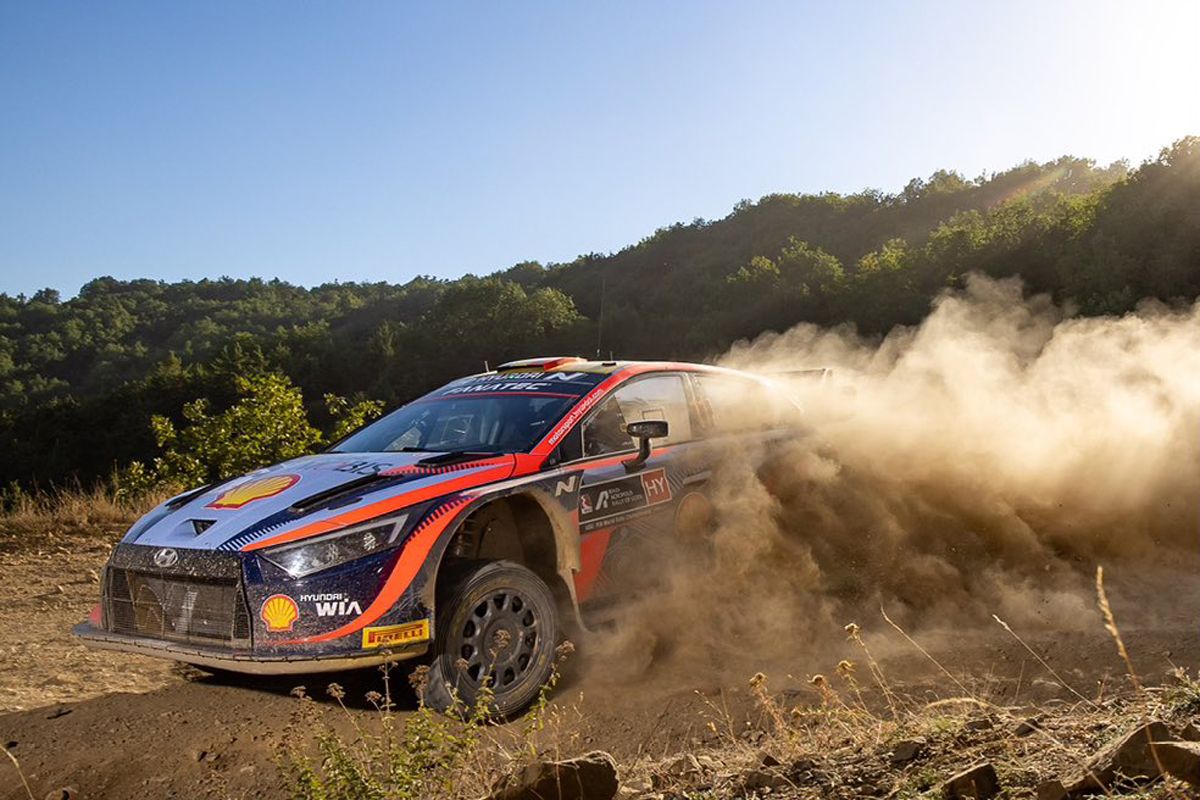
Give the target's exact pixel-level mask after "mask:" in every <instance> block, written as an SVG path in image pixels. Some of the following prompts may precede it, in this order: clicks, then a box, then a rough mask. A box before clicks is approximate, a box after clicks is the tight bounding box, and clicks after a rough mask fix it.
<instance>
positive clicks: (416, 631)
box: [362, 619, 429, 650]
mask: <svg viewBox="0 0 1200 800" xmlns="http://www.w3.org/2000/svg"><path fill="white" fill-rule="evenodd" d="M428 639H429V620H427V619H423V620H420V621H419V622H406V623H404V624H403V625H384V626H383V627H379V628H363V634H362V646H363V649H364V650H368V649H371V648H374V647H396V646H397V645H405V644H411V643H413V642H424V641H427V640H428Z"/></svg>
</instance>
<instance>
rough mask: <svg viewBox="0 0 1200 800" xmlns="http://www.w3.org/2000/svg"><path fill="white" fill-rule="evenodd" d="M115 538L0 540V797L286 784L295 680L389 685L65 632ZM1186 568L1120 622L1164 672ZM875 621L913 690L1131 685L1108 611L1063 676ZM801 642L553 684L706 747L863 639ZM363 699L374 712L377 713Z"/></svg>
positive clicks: (1157, 671) (1074, 646)
mask: <svg viewBox="0 0 1200 800" xmlns="http://www.w3.org/2000/svg"><path fill="white" fill-rule="evenodd" d="M111 535H112V534H111V533H106V534H105V535H104V536H98V537H96V538H94V539H90V540H81V539H67V540H64V541H62V542H61V543H60V544H59V545H55V546H51V547H49V548H44V549H42V550H36V549H25V550H23V551H22V552H19V553H4V554H0V582H2V585H0V592H2V593H3V596H4V597H5V598H6V600H5V603H4V604H3V605H2V606H0V654H2V655H3V670H2V672H0V712H3V713H2V715H0V743H2V744H4V746H5V747H6V748H7V749H8V750H9V751H10V752H11V753H12V754H13V755H14V756H15V757H16V758H17V759H18V761H19V763H20V767H21V770H22V772H23V774H24V776H25V779H26V780H27V781H28V784H29V793H27V792H26V790H25V788H24V786H23V785H22V783H21V780H20V778H19V776H18V774H17V771H16V770H15V769H14V768H13V766H12V764H11V763H7V762H6V761H3V762H0V799H3V800H8V798H25V797H28V796H30V794H31V795H32V796H33V797H34V798H39V800H40V798H42V797H46V796H56V797H57V796H61V793H59V794H55V792H59V790H61V789H63V788H66V787H72V788H74V789H75V790H76V791H77V793H78V794H77V795H76V796H77V797H80V798H130V797H147V798H158V797H176V798H187V797H214V798H229V797H233V798H237V797H265V798H277V797H285V796H286V791H285V789H284V787H283V784H282V782H281V778H280V775H279V773H278V767H277V759H278V758H279V756H280V754H281V753H282V751H283V748H284V746H285V745H286V744H288V743H289V742H291V743H295V742H296V739H297V737H298V736H301V735H302V734H300V733H298V732H296V731H292V730H289V728H288V725H289V722H290V721H291V720H292V718H293V715H294V713H295V712H296V710H297V707H298V702H299V701H297V700H296V699H295V698H294V697H292V696H291V695H290V690H291V689H292V688H293V686H295V685H296V684H298V683H306V684H308V689H309V693H310V694H312V695H314V696H316V697H318V698H321V699H322V701H323V702H326V703H327V702H328V701H327V700H324V695H323V688H324V686H325V685H326V684H327V682H329V681H337V682H339V683H341V684H343V685H345V687H346V689H347V696H348V699H349V700H351V701H355V702H361V698H362V696H363V695H364V694H365V693H366V691H368V690H369V689H372V688H377V687H378V681H379V677H378V675H377V674H376V673H375V672H373V671H367V672H365V673H360V674H357V675H334V676H323V677H314V678H310V679H308V680H306V681H302V680H297V679H294V678H289V679H285V680H282V681H281V680H274V681H271V680H234V679H230V678H217V677H213V676H207V675H204V674H203V673H199V672H194V671H190V670H187V669H185V668H179V667H174V666H172V665H170V664H167V663H165V662H159V661H155V660H150V659H143V658H136V657H130V656H124V655H119V654H107V653H103V652H95V651H91V650H88V649H86V648H84V647H82V646H81V645H78V644H76V643H75V642H73V641H72V640H71V638H70V636H69V635H68V631H69V629H70V626H71V625H72V624H74V623H75V622H76V621H78V620H79V619H82V618H83V617H84V616H85V615H86V613H87V611H88V609H89V608H90V607H91V605H92V604H94V602H95V599H96V595H97V592H98V586H97V578H98V575H97V572H96V570H97V569H98V567H99V565H100V564H101V563H102V562H103V560H104V557H105V555H106V553H107V549H108V540H109V539H110V538H111ZM1183 574H1184V575H1186V574H1187V573H1183ZM1193 574H1194V573H1193ZM1180 580H1182V578H1181V577H1180V576H1174V577H1172V578H1170V583H1169V584H1166V583H1164V584H1163V585H1161V586H1160V587H1159V588H1160V590H1162V591H1168V592H1170V593H1171V594H1172V596H1173V597H1174V598H1175V602H1174V604H1173V609H1172V610H1171V612H1170V613H1169V614H1166V615H1161V614H1160V615H1157V616H1156V618H1154V619H1152V620H1149V621H1147V622H1145V623H1143V624H1140V625H1130V626H1129V627H1127V628H1126V629H1124V630H1123V632H1124V634H1125V636H1126V640H1127V644H1128V645H1129V648H1130V650H1131V652H1132V653H1133V657H1134V659H1135V661H1136V666H1137V668H1138V670H1139V672H1141V673H1142V675H1143V677H1144V678H1145V679H1146V680H1147V681H1150V682H1155V681H1161V680H1164V679H1165V677H1166V675H1167V673H1168V672H1169V670H1170V669H1171V668H1172V667H1173V666H1181V667H1185V668H1188V669H1193V670H1194V669H1196V668H1197V667H1198V666H1200V641H1198V638H1200V637H1197V636H1196V631H1195V620H1197V619H1200V592H1197V591H1196V588H1195V585H1194V584H1195V583H1196V581H1194V580H1193V581H1191V583H1190V584H1186V583H1180V582H1179V581H1180ZM1139 590H1148V588H1147V587H1140V589H1139ZM1128 596H1130V595H1129V594H1128V593H1126V597H1128ZM1134 596H1136V595H1134ZM1137 610H1138V609H1137V608H1136V603H1135V602H1132V601H1130V600H1128V599H1126V600H1123V601H1122V603H1120V604H1117V608H1116V611H1117V614H1118V617H1119V618H1121V617H1122V616H1124V617H1126V618H1132V617H1134V616H1137V613H1136V612H1137ZM1077 622H1078V621H1073V623H1077ZM989 624H990V622H989ZM864 627H866V628H867V630H868V635H867V641H868V643H869V644H870V646H871V647H872V649H873V651H875V652H876V653H877V654H878V655H879V656H880V662H881V664H882V667H883V669H884V671H885V672H886V673H887V674H888V675H889V677H890V678H892V679H893V681H894V683H895V685H897V686H898V687H900V688H902V689H903V690H904V691H907V692H909V693H911V694H915V695H922V694H924V693H928V694H929V695H930V696H934V695H940V696H945V695H946V694H947V693H950V694H956V693H961V689H960V688H959V687H957V686H955V685H954V683H953V680H959V681H962V682H963V683H964V684H965V685H966V687H967V688H969V689H970V691H972V692H977V693H979V694H980V695H986V696H987V697H989V698H991V699H993V700H997V701H1000V702H1003V703H1005V704H1008V705H1020V704H1022V703H1028V702H1034V701H1039V702H1044V701H1047V700H1052V699H1054V698H1056V697H1057V698H1063V699H1067V700H1069V699H1071V695H1070V691H1069V690H1068V689H1066V688H1065V687H1063V686H1062V685H1061V684H1060V682H1059V678H1061V679H1063V680H1065V682H1067V683H1069V684H1070V685H1071V687H1072V688H1074V689H1076V690H1077V691H1080V692H1081V693H1085V694H1087V695H1089V696H1094V695H1096V694H1097V693H1108V694H1111V693H1113V692H1115V691H1121V690H1124V689H1126V685H1125V677H1124V667H1123V665H1122V663H1121V662H1120V660H1119V659H1118V658H1117V656H1116V653H1115V648H1114V647H1113V644H1112V641H1111V639H1109V638H1108V635H1107V634H1106V633H1105V631H1104V629H1103V627H1102V625H1101V624H1100V622H1099V617H1098V615H1097V617H1096V620H1095V624H1088V625H1084V626H1080V625H1078V624H1072V626H1071V627H1072V630H1073V632H1070V633H1062V632H1058V633H1056V632H1042V633H1038V634H1035V635H1031V636H1029V637H1027V639H1028V641H1029V643H1030V645H1031V646H1032V647H1033V649H1034V650H1036V651H1037V653H1038V655H1040V656H1041V657H1042V658H1044V659H1045V660H1046V661H1047V662H1048V663H1049V664H1050V665H1051V666H1052V667H1053V668H1054V670H1055V671H1056V672H1058V673H1059V677H1055V676H1054V675H1052V674H1050V673H1048V672H1047V671H1046V669H1045V668H1043V667H1042V666H1040V665H1039V664H1038V663H1037V661H1036V660H1035V659H1034V657H1033V656H1031V655H1030V653H1029V652H1027V651H1026V650H1025V649H1024V648H1023V647H1022V645H1021V644H1019V643H1018V642H1017V641H1016V640H1014V639H1013V638H1012V637H1011V636H1009V635H1008V634H1007V633H1005V632H1004V631H1003V630H1002V629H1000V627H999V626H995V625H993V626H992V627H985V626H983V625H981V628H980V630H978V631H974V632H963V631H945V632H941V633H937V632H930V631H925V632H921V633H919V634H918V639H919V641H920V642H921V644H922V645H923V646H924V647H926V648H928V649H929V651H930V653H931V654H932V655H933V656H934V657H935V658H937V659H938V661H940V662H941V663H942V665H943V666H945V667H946V668H947V669H948V670H949V671H950V673H951V674H952V675H953V676H954V678H953V679H952V678H950V677H947V676H946V675H945V674H943V673H942V672H941V669H940V668H939V667H937V666H935V665H934V664H933V663H932V662H931V661H929V660H928V659H927V658H926V657H925V656H923V655H922V654H921V653H920V652H918V651H917V650H916V649H915V648H914V647H912V646H911V645H909V644H907V643H906V642H904V641H903V639H902V638H901V637H900V636H899V635H898V634H896V633H895V632H894V631H891V630H890V629H889V628H888V627H887V626H886V625H885V624H884V623H882V621H880V622H879V623H878V624H875V625H869V624H868V625H864ZM872 631H873V632H872ZM786 651H787V650H786V648H785V652H786ZM792 656H793V657H789V658H786V659H783V660H781V659H780V657H779V654H773V656H772V658H771V659H770V663H764V660H763V659H760V658H759V657H758V656H757V655H756V654H754V653H746V654H744V663H737V664H735V663H725V664H723V665H721V666H722V669H721V671H720V673H719V674H718V673H717V672H715V671H714V669H713V668H712V665H706V664H680V663H671V662H670V661H669V659H668V661H666V662H662V663H658V662H656V663H655V664H652V665H651V667H650V669H649V670H647V671H646V672H645V674H643V675H641V676H638V677H637V678H636V679H635V680H632V681H631V680H629V679H628V677H629V676H628V675H625V674H624V673H622V672H621V671H619V670H611V669H608V668H607V667H606V665H603V664H590V665H588V666H587V667H583V668H580V669H577V670H576V673H575V674H574V675H571V676H569V677H568V680H567V681H566V683H565V685H564V686H563V687H562V688H561V690H560V691H559V692H558V693H557V695H556V706H557V709H558V712H559V714H560V715H561V718H562V719H563V720H564V727H563V730H564V732H565V736H566V738H567V740H568V741H567V742H566V744H567V745H568V746H575V747H578V749H580V750H582V749H592V748H601V749H606V750H609V751H611V752H613V753H614V754H615V755H616V756H617V757H618V758H630V757H633V756H637V755H639V754H657V755H665V754H667V753H670V752H675V751H678V750H681V749H685V748H690V747H694V746H696V745H697V744H701V743H703V741H704V740H705V737H706V736H709V735H710V734H709V733H708V731H707V729H706V727H705V722H706V721H707V719H709V718H710V712H711V709H712V706H713V705H714V704H718V705H728V706H729V707H730V708H731V709H732V711H733V713H734V715H735V716H738V715H739V714H741V713H742V712H743V711H744V710H746V709H747V708H748V696H747V690H746V678H747V677H748V676H750V675H752V674H753V673H754V672H755V671H757V670H760V669H761V670H764V671H766V672H767V673H768V674H769V675H771V676H772V681H773V683H772V685H773V686H777V687H779V689H780V690H784V689H787V690H788V691H789V693H794V694H795V698H796V699H795V702H806V701H807V700H811V699H813V694H812V692H811V690H809V689H808V688H807V687H806V680H805V679H806V677H807V676H808V675H810V674H812V673H814V672H818V671H823V672H828V671H831V670H832V669H833V667H834V665H836V664H837V662H838V660H839V659H841V658H846V657H849V658H854V657H856V653H855V651H854V647H853V645H852V644H851V643H848V642H842V643H839V644H834V645H827V646H824V647H822V648H821V649H820V650H819V651H816V652H814V651H813V649H812V646H811V644H810V643H808V642H805V641H797V642H795V644H794V650H793V653H792ZM789 676H791V677H789ZM353 713H355V714H358V715H361V716H362V718H363V719H365V720H369V719H371V717H372V715H373V714H374V712H373V711H371V710H369V709H361V710H355V711H353ZM302 744H303V743H302ZM48 793H50V794H49V795H48Z"/></svg>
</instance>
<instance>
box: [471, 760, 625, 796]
mask: <svg viewBox="0 0 1200 800" xmlns="http://www.w3.org/2000/svg"><path fill="white" fill-rule="evenodd" d="M618 787H619V784H618V782H617V765H616V762H614V761H613V757H612V756H610V755H609V754H608V753H605V752H602V751H599V750H596V751H593V752H591V753H587V754H585V755H582V756H580V757H579V758H572V759H568V760H566V761H540V762H538V763H536V764H531V765H530V766H529V767H527V768H526V769H525V771H524V773H522V775H521V777H520V779H519V780H518V781H517V783H516V784H515V785H513V786H509V787H507V788H505V789H502V790H500V791H499V792H495V793H493V794H492V795H491V800H612V798H614V797H616V794H617V789H618Z"/></svg>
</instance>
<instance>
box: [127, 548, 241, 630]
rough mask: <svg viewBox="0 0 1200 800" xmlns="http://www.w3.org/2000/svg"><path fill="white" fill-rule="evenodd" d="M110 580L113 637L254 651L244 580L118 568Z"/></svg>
mask: <svg viewBox="0 0 1200 800" xmlns="http://www.w3.org/2000/svg"><path fill="white" fill-rule="evenodd" d="M105 575H106V579H105V590H104V606H105V622H106V624H105V627H106V628H107V629H108V630H110V631H112V632H113V633H119V634H125V635H129V636H143V637H149V638H152V639H164V640H168V641H175V642H187V643H190V644H207V645H218V646H225V647H230V648H249V647H250V615H249V613H248V612H247V609H246V601H245V598H244V596H243V594H242V587H241V582H240V581H239V580H238V579H230V578H208V577H198V576H195V575H163V574H156V573H153V572H146V571H141V570H136V569H122V568H120V567H116V566H110V567H109V568H108V569H107V570H106V571H105Z"/></svg>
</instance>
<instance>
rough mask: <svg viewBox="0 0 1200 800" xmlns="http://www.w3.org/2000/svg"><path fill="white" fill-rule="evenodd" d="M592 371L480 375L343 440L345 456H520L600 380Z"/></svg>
mask: <svg viewBox="0 0 1200 800" xmlns="http://www.w3.org/2000/svg"><path fill="white" fill-rule="evenodd" d="M602 377H604V376H596V375H591V374H587V373H548V374H546V373H538V375H537V376H536V379H534V380H530V379H529V378H528V377H524V376H521V375H495V374H488V375H477V376H472V377H470V378H463V379H461V380H458V381H455V382H454V383H451V384H448V385H446V386H444V387H442V388H441V389H438V390H437V391H435V392H432V393H430V394H428V395H426V396H425V397H422V398H421V399H419V400H415V401H413V402H412V403H409V404H408V405H406V406H402V407H400V408H398V409H397V410H395V411H393V412H392V413H391V414H388V415H387V416H386V417H384V418H383V419H380V420H377V421H376V422H373V423H371V424H370V425H368V426H367V427H365V428H363V429H362V430H360V431H358V432H357V433H354V434H352V435H350V436H348V437H347V438H345V439H343V440H342V441H341V442H339V443H338V444H337V445H336V446H335V447H334V450H335V451H336V452H340V453H386V452H397V451H405V450H407V451H418V450H419V451H424V452H435V453H440V452H450V451H459V450H466V451H471V452H486V453H520V452H524V451H526V450H529V449H530V448H532V447H533V445H535V444H536V443H537V442H538V441H539V440H540V439H541V438H542V437H543V436H545V435H546V433H547V432H549V430H550V428H551V427H552V426H553V425H554V423H556V422H558V420H559V419H561V418H562V416H563V415H564V414H565V413H566V412H567V410H568V409H569V408H570V407H571V406H573V405H574V404H575V403H576V402H577V401H578V400H579V398H580V397H582V396H583V395H584V394H586V393H587V391H588V390H590V389H591V388H593V387H594V386H595V385H596V383H597V382H598V380H599V379H601V378H602Z"/></svg>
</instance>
